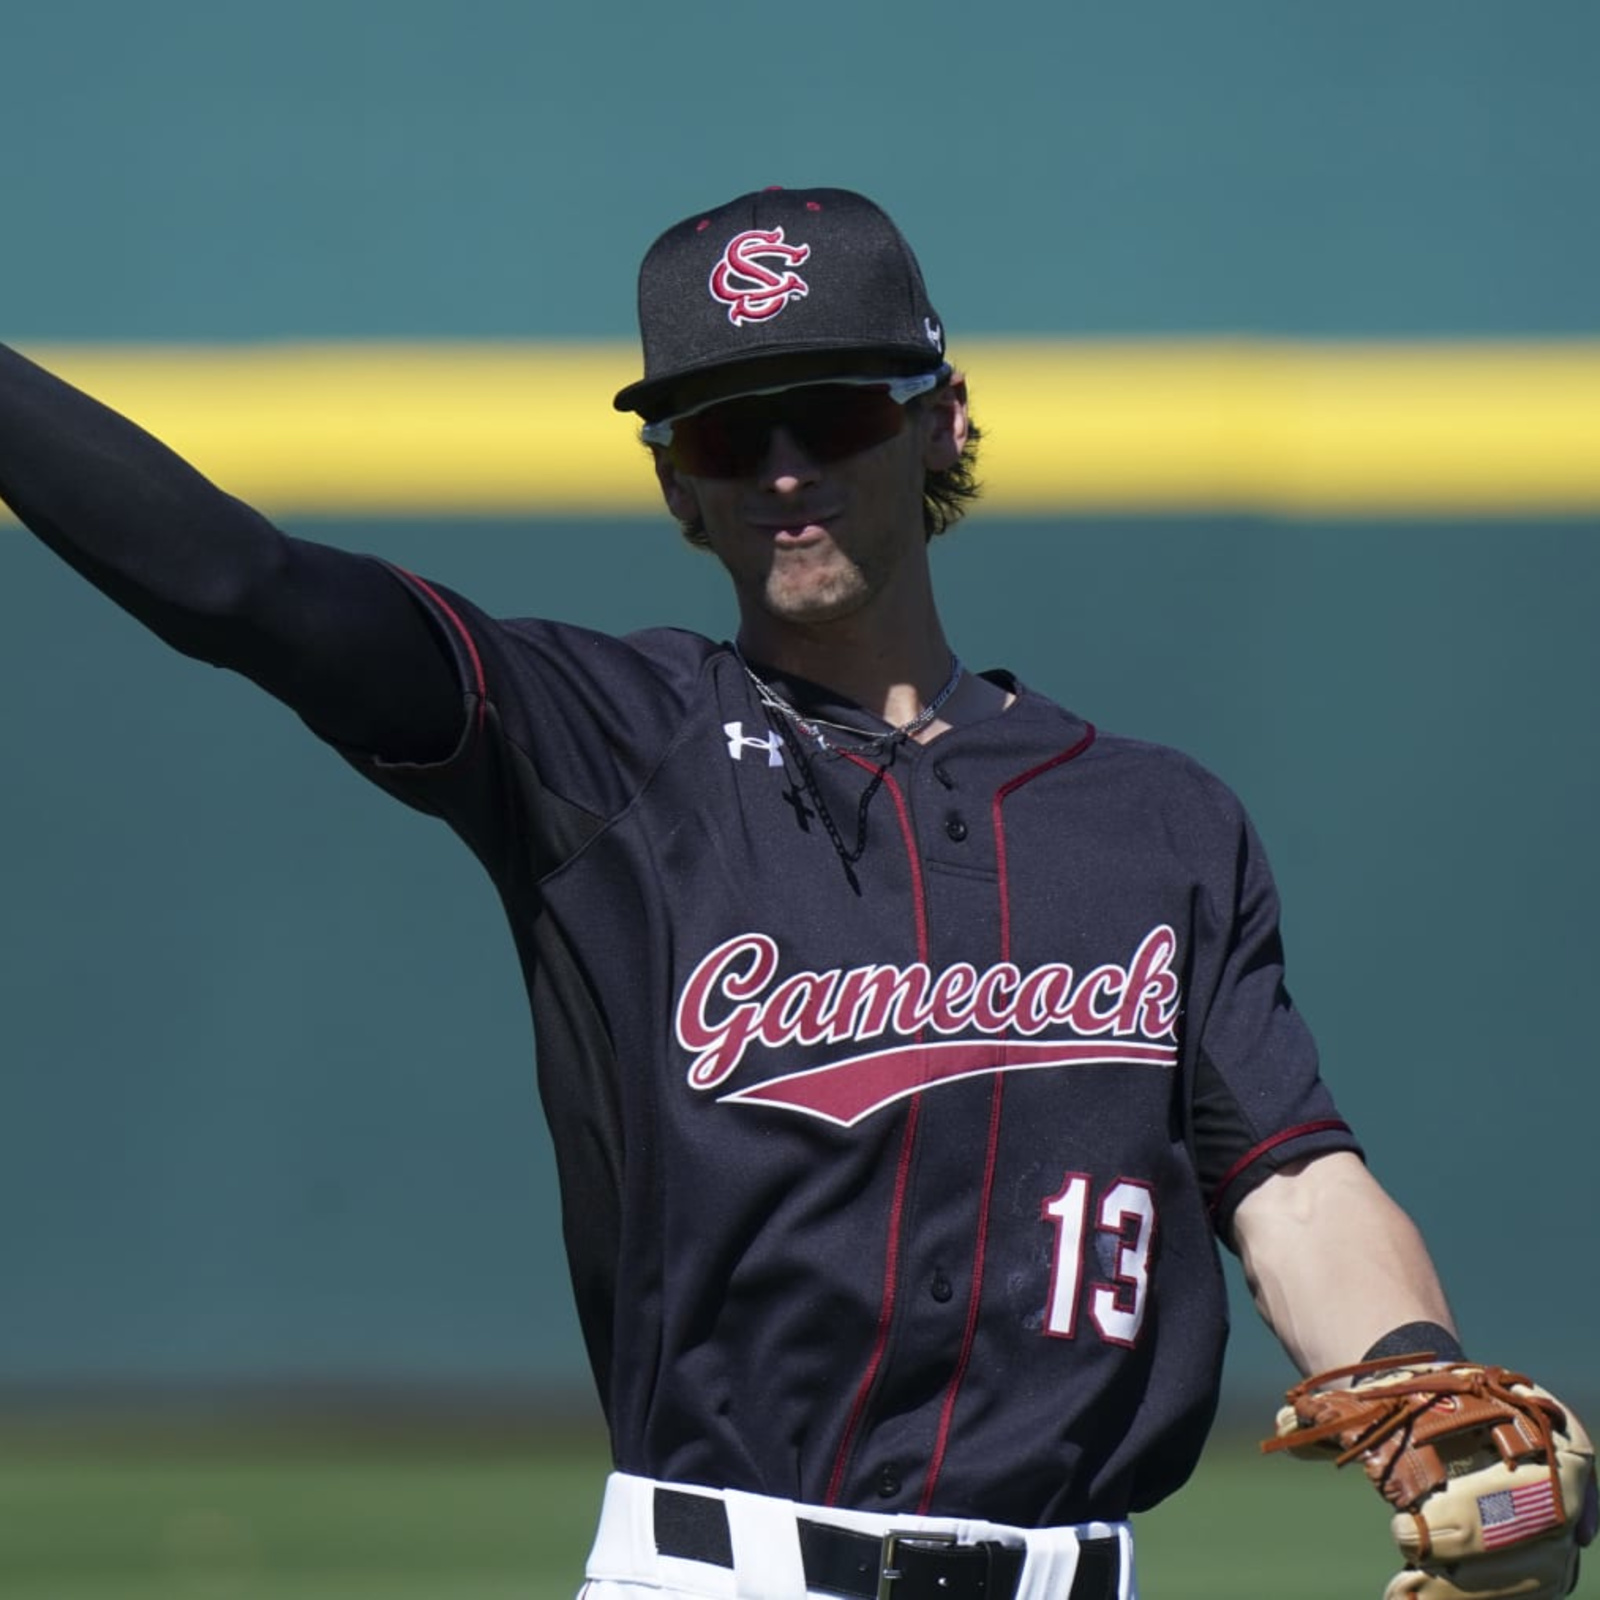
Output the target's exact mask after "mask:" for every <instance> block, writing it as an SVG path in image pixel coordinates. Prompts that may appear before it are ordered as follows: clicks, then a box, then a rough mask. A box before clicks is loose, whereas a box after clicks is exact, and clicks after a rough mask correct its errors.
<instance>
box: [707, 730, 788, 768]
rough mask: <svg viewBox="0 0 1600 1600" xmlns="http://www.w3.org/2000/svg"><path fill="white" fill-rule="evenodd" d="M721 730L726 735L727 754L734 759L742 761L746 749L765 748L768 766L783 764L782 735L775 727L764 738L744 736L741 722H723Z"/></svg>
mask: <svg viewBox="0 0 1600 1600" xmlns="http://www.w3.org/2000/svg"><path fill="white" fill-rule="evenodd" d="M722 731H723V732H724V733H725V734H727V736H728V754H729V755H730V756H731V757H732V758H733V759H734V760H735V761H743V760H744V753H745V751H746V750H765V751H766V752H767V765H768V766H769V767H781V766H782V765H783V735H782V734H781V733H779V732H778V730H777V729H776V728H773V729H771V730H770V731H769V732H768V734H767V736H766V738H764V739H757V738H746V737H745V731H744V724H743V723H742V722H724V723H723V724H722Z"/></svg>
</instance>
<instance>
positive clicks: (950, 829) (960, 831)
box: [944, 811, 967, 844]
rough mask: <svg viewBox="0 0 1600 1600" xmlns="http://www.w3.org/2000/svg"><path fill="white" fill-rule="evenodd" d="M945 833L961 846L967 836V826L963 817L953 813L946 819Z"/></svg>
mask: <svg viewBox="0 0 1600 1600" xmlns="http://www.w3.org/2000/svg"><path fill="white" fill-rule="evenodd" d="M944 831H945V832H946V833H947V834H949V836H950V837H951V838H952V839H954V840H955V842H956V843H957V844H960V843H961V841H962V840H963V839H965V838H966V836H967V824H966V822H965V820H964V819H963V818H962V817H961V816H959V815H958V814H957V813H956V812H954V811H952V812H951V813H950V815H949V816H948V817H946V818H945V823H944Z"/></svg>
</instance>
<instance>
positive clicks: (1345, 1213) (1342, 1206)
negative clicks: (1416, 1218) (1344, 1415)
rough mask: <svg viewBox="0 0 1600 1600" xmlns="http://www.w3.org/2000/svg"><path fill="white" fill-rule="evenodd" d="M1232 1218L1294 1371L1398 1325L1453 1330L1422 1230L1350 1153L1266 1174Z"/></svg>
mask: <svg viewBox="0 0 1600 1600" xmlns="http://www.w3.org/2000/svg"><path fill="white" fill-rule="evenodd" d="M1234 1226H1235V1240H1236V1243H1237V1245H1238V1249H1239V1257H1240V1260H1241V1262H1242V1263H1243V1265H1244V1270H1245V1277H1246V1279H1247V1281H1248V1282H1249V1284H1250V1289H1251V1293H1252V1294H1253V1295H1254V1297H1255V1302H1256V1307H1257V1309H1258V1310H1259V1311H1260V1313H1261V1315H1262V1317H1263V1318H1264V1319H1265V1320H1266V1322H1267V1325H1268V1326H1269V1327H1270V1328H1271V1329H1272V1331H1273V1332H1274V1333H1275V1334H1276V1335H1277V1336H1278V1339H1279V1341H1280V1342H1281V1343H1282V1345H1283V1347H1284V1349H1285V1350H1286V1351H1288V1353H1289V1356H1290V1359H1291V1360H1293V1361H1294V1363H1295V1364H1296V1366H1298V1367H1299V1368H1300V1370H1301V1372H1303V1373H1308V1374H1309V1373H1313V1372H1321V1371H1325V1370H1326V1369H1328V1368H1330V1367H1336V1366H1342V1365H1344V1364H1346V1363H1348V1362H1352V1361H1358V1360H1360V1359H1361V1357H1362V1356H1363V1355H1364V1354H1365V1353H1366V1351H1367V1350H1368V1349H1370V1348H1371V1346H1372V1345H1373V1344H1374V1343H1376V1342H1377V1341H1378V1340H1379V1339H1380V1338H1382V1337H1383V1335H1384V1334H1386V1333H1388V1332H1389V1331H1390V1330H1391V1329H1393V1328H1397V1327H1400V1326H1401V1325H1402V1324H1404V1323H1410V1322H1433V1323H1437V1324H1439V1325H1440V1326H1441V1327H1444V1328H1447V1329H1450V1330H1451V1331H1452V1332H1453V1331H1454V1328H1455V1324H1454V1321H1453V1319H1452V1317H1451V1314H1450V1308H1449V1305H1448V1303H1447V1302H1446V1300H1445V1295H1444V1290H1443V1288H1442V1286H1441V1285H1440V1283H1439V1278H1438V1274H1437V1272H1436V1271H1435V1270H1434V1266H1433V1262H1432V1260H1431V1259H1430V1257H1429V1255H1428V1250H1427V1246H1426V1245H1425V1244H1424V1243H1423V1240H1422V1236H1421V1234H1420V1233H1418V1231H1417V1228H1416V1226H1415V1224H1414V1223H1413V1222H1412V1221H1411V1219H1410V1218H1409V1217H1408V1216H1407V1215H1406V1214H1405V1212H1404V1211H1402V1210H1401V1209H1400V1207H1399V1206H1398V1205H1396V1204H1395V1202H1394V1201H1393V1200H1392V1199H1390V1197H1389V1196H1388V1194H1386V1193H1385V1191H1384V1190H1383V1188H1382V1187H1381V1186H1380V1185H1379V1184H1378V1182H1377V1181H1376V1180H1375V1179H1374V1178H1373V1177H1372V1175H1371V1174H1370V1173H1369V1172H1368V1171H1367V1169H1366V1167H1365V1165H1363V1163H1362V1162H1361V1161H1360V1159H1359V1158H1358V1157H1356V1156H1354V1155H1349V1154H1345V1153H1340V1154H1335V1155H1327V1156H1321V1157H1318V1158H1315V1159H1314V1160H1311V1161H1309V1162H1306V1163H1305V1164H1304V1165H1303V1167H1301V1168H1299V1169H1290V1170H1289V1171H1288V1172H1286V1173H1283V1174H1279V1175H1276V1176H1274V1177H1272V1178H1269V1179H1268V1180H1267V1181H1266V1182H1265V1183H1264V1184H1262V1185H1261V1187H1260V1188H1259V1189H1257V1190H1256V1191H1255V1193H1254V1194H1252V1195H1250V1196H1249V1197H1248V1199H1246V1200H1245V1201H1244V1203H1243V1204H1242V1205H1241V1206H1240V1207H1239V1210H1238V1213H1237V1215H1236V1217H1235V1224H1234Z"/></svg>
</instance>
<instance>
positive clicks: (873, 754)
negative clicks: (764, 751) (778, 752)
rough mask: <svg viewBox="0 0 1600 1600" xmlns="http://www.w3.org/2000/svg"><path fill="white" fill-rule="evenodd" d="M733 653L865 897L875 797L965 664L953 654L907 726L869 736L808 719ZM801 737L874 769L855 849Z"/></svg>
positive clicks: (860, 807) (859, 810) (860, 809)
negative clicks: (863, 866)
mask: <svg viewBox="0 0 1600 1600" xmlns="http://www.w3.org/2000/svg"><path fill="white" fill-rule="evenodd" d="M733 653H734V656H735V657H736V658H737V660H738V662H739V665H740V666H741V667H743V668H744V672H745V676H746V677H747V678H749V680H750V682H751V683H752V684H753V685H754V686H755V691H756V694H757V696H758V697H759V699H760V701H761V704H762V706H763V708H764V709H765V710H767V711H768V712H769V713H771V712H776V713H777V717H776V720H773V719H772V718H770V717H769V719H768V720H769V721H772V722H773V726H774V727H775V728H776V730H777V733H778V735H779V737H780V738H782V740H783V742H784V745H785V747H786V748H787V749H788V751H789V753H790V754H791V755H792V756H793V757H794V764H795V766H796V767H797V768H798V769H799V772H800V781H801V783H803V784H804V785H805V791H806V794H807V795H808V796H809V798H810V800H811V803H812V805H814V806H815V807H816V812H817V815H818V817H820V818H821V819H822V826H823V828H824V829H825V830H826V832H827V835H828V838H829V840H830V841H831V843H832V845H833V848H834V851H835V852H836V853H837V855H838V857H839V860H840V863H841V864H842V865H843V867H844V872H845V877H846V878H847V879H848V880H849V883H850V887H851V889H853V890H854V891H855V892H856V893H857V894H859V893H860V892H861V883H860V880H859V879H858V878H857V877H856V872H855V865H856V862H858V861H859V860H860V859H861V857H862V855H863V854H864V853H865V851H866V848H867V811H868V809H869V808H870V806H871V805H872V800H873V796H874V795H876V794H877V792H878V790H879V789H880V788H882V787H883V780H884V779H885V778H886V777H887V776H888V773H889V768H890V767H892V766H893V765H894V762H895V757H896V755H898V753H899V750H900V746H901V745H902V744H904V743H905V742H906V740H908V739H910V738H912V737H913V736H914V735H916V734H918V733H920V732H921V731H922V730H923V729H924V728H925V727H927V726H928V724H929V723H930V722H932V721H933V719H934V718H935V717H936V716H938V714H939V710H940V707H942V706H943V705H944V703H945V701H947V700H948V699H949V698H950V696H951V695H952V694H954V693H955V690H956V685H957V684H958V683H959V682H960V681H961V675H962V670H963V669H962V666H961V663H960V661H959V660H957V659H956V655H955V652H954V651H952V652H951V653H950V676H949V678H948V679H946V680H945V684H944V687H943V688H942V689H940V690H939V692H938V693H937V694H936V695H935V696H934V697H933V699H931V700H930V701H929V702H928V703H927V705H925V706H924V707H923V708H922V710H921V711H919V712H918V713H917V715H916V716H914V717H913V718H912V719H911V720H910V721H909V722H903V723H901V724H900V726H899V727H897V728H891V729H890V730H889V731H888V732H887V733H875V734H868V733H864V732H863V731H862V730H861V729H859V728H852V727H851V726H850V725H849V724H848V723H844V722H829V721H828V720H827V719H826V718H823V717H807V716H805V715H803V714H802V713H801V712H800V711H798V710H797V709H796V708H795V707H794V706H792V705H790V704H789V702H788V701H787V700H785V699H784V698H783V696H782V695H780V694H779V693H778V691H777V690H776V689H774V688H773V687H772V685H771V684H769V683H768V682H767V681H766V680H765V679H764V678H762V677H761V676H760V675H759V674H758V673H757V672H756V671H755V669H754V668H753V667H752V666H751V665H750V663H749V662H748V661H746V660H745V658H744V655H743V652H741V651H740V649H739V647H738V646H737V645H735V646H734V647H733ZM824 728H832V729H833V730H834V731H835V732H836V733H848V734H850V735H852V736H853V738H854V740H855V741H856V742H855V743H854V744H852V745H850V746H844V745H840V744H838V743H836V742H835V741H834V740H831V739H829V738H828V737H827V735H826V734H824V733H823V731H822V730H823V729H824ZM797 733H800V734H804V735H805V736H806V739H809V740H811V741H812V742H813V743H815V744H816V746H817V748H818V749H820V750H821V751H823V752H824V753H825V754H827V755H830V756H841V755H842V756H849V757H853V758H855V759H858V760H861V761H865V762H868V763H870V764H871V765H872V777H871V779H870V780H869V781H868V783H867V786H866V788H865V789H863V790H862V791H861V797H860V799H859V800H858V801H857V802H856V842H855V844H854V846H851V847H847V846H846V845H845V842H844V836H843V835H842V834H841V833H840V832H839V825H838V824H837V823H836V822H835V821H834V820H833V813H832V812H831V811H830V810H829V809H828V802H827V801H826V800H825V799H824V798H823V795H822V790H821V789H820V787H819V786H818V784H817V780H816V775H815V774H814V773H813V772H812V770H811V757H810V755H809V754H808V752H807V751H806V748H805V742H804V741H803V740H802V739H800V738H797V737H796V734H797Z"/></svg>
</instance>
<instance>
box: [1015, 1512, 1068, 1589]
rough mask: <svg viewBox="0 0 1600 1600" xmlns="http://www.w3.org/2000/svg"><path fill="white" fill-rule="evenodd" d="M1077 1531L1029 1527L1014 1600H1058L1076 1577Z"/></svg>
mask: <svg viewBox="0 0 1600 1600" xmlns="http://www.w3.org/2000/svg"><path fill="white" fill-rule="evenodd" d="M1079 1531H1080V1530H1078V1529H1077V1528H1032V1529H1030V1530H1029V1532H1028V1543H1027V1553H1026V1554H1025V1555H1024V1556H1023V1558H1022V1571H1021V1572H1020V1573H1018V1574H1017V1593H1016V1600H1061V1597H1062V1596H1063V1595H1069V1594H1071V1593H1072V1580H1073V1579H1074V1578H1075V1577H1076V1576H1077V1574H1078V1536H1079Z"/></svg>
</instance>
